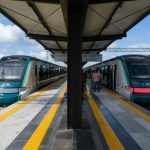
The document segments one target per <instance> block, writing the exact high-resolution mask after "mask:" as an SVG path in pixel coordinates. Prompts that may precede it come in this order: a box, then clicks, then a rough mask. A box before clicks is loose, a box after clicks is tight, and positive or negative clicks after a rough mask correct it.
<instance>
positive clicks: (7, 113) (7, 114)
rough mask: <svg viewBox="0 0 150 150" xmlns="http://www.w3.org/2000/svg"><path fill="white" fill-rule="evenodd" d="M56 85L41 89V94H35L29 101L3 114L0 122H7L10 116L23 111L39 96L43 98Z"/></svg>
mask: <svg viewBox="0 0 150 150" xmlns="http://www.w3.org/2000/svg"><path fill="white" fill-rule="evenodd" d="M54 84H55V83H53V84H51V85H50V86H47V87H45V88H43V89H41V90H40V91H39V92H37V93H36V94H33V96H32V97H30V98H28V99H27V100H25V101H24V102H23V103H21V104H18V105H17V106H15V107H13V108H11V109H10V110H8V111H7V112H5V113H3V114H1V115H0V122H1V121H3V120H5V119H6V118H8V117H9V116H11V115H13V114H14V113H15V112H17V111H18V110H20V109H22V108H23V107H24V106H26V105H27V104H29V103H30V102H32V101H33V100H36V99H37V98H38V97H39V96H42V95H43V94H44V93H45V92H46V91H47V90H49V89H50V87H51V86H52V85H54Z"/></svg>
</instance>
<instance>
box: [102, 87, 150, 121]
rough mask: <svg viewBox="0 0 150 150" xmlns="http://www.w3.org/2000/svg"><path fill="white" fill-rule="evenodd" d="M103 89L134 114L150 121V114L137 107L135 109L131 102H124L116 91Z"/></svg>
mask: <svg viewBox="0 0 150 150" xmlns="http://www.w3.org/2000/svg"><path fill="white" fill-rule="evenodd" d="M103 89H104V91H105V92H107V93H108V94H109V95H110V96H111V97H112V98H114V99H115V100H117V101H119V102H120V103H122V104H123V105H125V106H126V107H127V108H128V109H130V110H131V111H133V112H134V113H135V114H137V115H139V116H140V117H141V118H143V119H144V120H145V121H147V122H150V116H149V115H147V114H145V113H144V112H142V111H140V110H139V109H137V108H136V107H134V106H132V105H131V104H129V103H128V102H126V101H125V100H124V99H122V98H120V97H119V96H118V95H117V94H116V93H114V92H113V91H111V90H109V89H107V88H104V87H103Z"/></svg>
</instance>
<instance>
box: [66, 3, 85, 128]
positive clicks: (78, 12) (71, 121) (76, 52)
mask: <svg viewBox="0 0 150 150" xmlns="http://www.w3.org/2000/svg"><path fill="white" fill-rule="evenodd" d="M87 8H88V0H68V110H67V111H68V128H69V129H70V128H72V129H80V128H81V127H82V87H81V73H82V36H83V29H84V23H85V19H86V13H87Z"/></svg>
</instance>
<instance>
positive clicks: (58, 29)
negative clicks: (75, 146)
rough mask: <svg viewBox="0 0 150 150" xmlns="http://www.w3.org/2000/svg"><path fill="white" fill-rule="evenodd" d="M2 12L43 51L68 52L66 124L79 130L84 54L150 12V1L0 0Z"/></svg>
mask: <svg viewBox="0 0 150 150" xmlns="http://www.w3.org/2000/svg"><path fill="white" fill-rule="evenodd" d="M0 12H1V13H2V14H3V15H4V16H6V17H7V18H8V19H10V20H11V21H12V22H13V23H15V24H16V25H17V26H18V27H20V28H21V29H22V30H23V31H24V32H25V34H26V36H27V37H29V38H31V39H35V40H36V41H37V42H39V43H40V44H41V45H42V46H43V47H44V48H45V50H49V51H50V52H51V53H53V54H67V55H68V60H67V62H66V63H67V65H68V75H67V76H68V77H67V78H68V79H67V94H68V96H67V97H68V101H67V122H68V124H67V126H68V129H81V128H82V87H81V74H82V66H83V64H84V63H82V54H99V53H100V52H102V51H104V50H106V49H107V47H108V46H109V45H110V44H111V43H112V42H114V41H115V40H117V39H122V38H124V37H126V36H127V32H128V31H129V30H130V29H131V28H133V27H134V26H135V25H136V24H137V23H139V22H140V21H141V20H142V19H144V18H145V17H146V16H148V15H149V14H150V1H149V0H1V1H0ZM131 140H132V139H131ZM135 147H136V146H135Z"/></svg>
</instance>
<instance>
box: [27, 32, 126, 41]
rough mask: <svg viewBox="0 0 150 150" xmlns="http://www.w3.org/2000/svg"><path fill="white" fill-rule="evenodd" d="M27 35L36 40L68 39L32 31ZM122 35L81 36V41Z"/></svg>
mask: <svg viewBox="0 0 150 150" xmlns="http://www.w3.org/2000/svg"><path fill="white" fill-rule="evenodd" d="M27 36H28V37H30V38H33V39H38V40H51V41H63V42H67V40H68V39H67V37H65V36H54V35H43V34H32V33H28V34H27ZM122 37H126V34H114V35H102V36H89V37H83V38H82V42H91V41H104V40H115V39H121V38H122Z"/></svg>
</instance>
